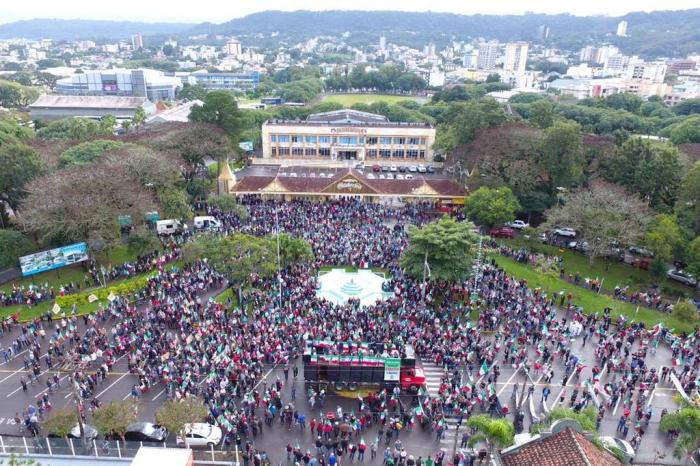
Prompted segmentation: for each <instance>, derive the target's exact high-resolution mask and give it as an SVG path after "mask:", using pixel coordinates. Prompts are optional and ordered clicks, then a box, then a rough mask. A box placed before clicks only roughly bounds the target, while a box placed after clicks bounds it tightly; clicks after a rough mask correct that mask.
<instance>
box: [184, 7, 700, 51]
mask: <svg viewBox="0 0 700 466" xmlns="http://www.w3.org/2000/svg"><path fill="white" fill-rule="evenodd" d="M622 19H625V20H627V21H628V23H629V27H628V34H629V35H630V37H627V38H621V37H616V36H615V34H614V33H615V31H616V28H617V23H618V22H619V21H621V20H622ZM542 25H545V26H548V27H549V28H550V31H551V32H550V38H549V42H550V43H551V44H553V45H557V46H562V47H565V48H574V49H575V48H576V47H579V46H583V45H586V44H588V43H594V42H600V41H603V40H607V41H610V42H612V43H614V44H616V45H619V46H620V47H621V48H622V49H623V50H624V51H625V52H626V53H630V54H640V55H645V56H649V55H652V56H661V55H664V56H684V55H686V54H687V53H691V52H700V9H693V10H684V11H659V12H653V13H630V14H627V15H625V16H621V17H604V16H572V15H566V14H560V15H544V14H526V15H522V16H520V15H518V16H516V15H469V16H466V15H456V14H450V13H431V12H427V13H412V12H396V11H371V12H369V11H321V12H314V11H293V12H281V11H265V12H261V13H255V14H251V15H248V16H245V17H243V18H238V19H234V20H232V21H229V22H226V23H223V24H212V23H204V24H201V25H198V26H196V27H194V28H193V29H191V30H189V31H188V34H201V33H210V34H226V35H237V36H239V37H240V38H241V40H242V42H243V43H244V45H261V44H260V43H261V41H263V42H265V44H262V45H272V43H273V42H276V43H279V42H288V43H291V44H295V43H297V42H300V41H304V40H306V39H309V38H311V37H315V36H319V35H333V36H337V35H339V34H341V33H343V32H349V33H350V36H349V37H348V39H347V40H348V42H349V43H350V44H352V45H365V44H369V43H377V41H378V39H379V36H380V35H385V36H386V37H387V39H388V40H389V41H390V42H395V43H399V44H405V45H410V46H414V47H422V46H423V45H425V44H426V43H427V42H429V41H431V40H432V41H435V42H436V43H437V44H438V46H444V45H447V44H448V43H449V42H451V41H452V40H453V39H458V40H459V39H474V38H478V37H483V38H485V39H498V40H501V41H507V40H518V39H519V40H529V41H535V40H537V38H538V37H537V32H538V28H539V26H542ZM272 33H277V34H276V35H275V36H274V37H270V35H271V34H272ZM260 34H263V35H264V36H265V37H264V38H263V39H261V38H260Z"/></svg>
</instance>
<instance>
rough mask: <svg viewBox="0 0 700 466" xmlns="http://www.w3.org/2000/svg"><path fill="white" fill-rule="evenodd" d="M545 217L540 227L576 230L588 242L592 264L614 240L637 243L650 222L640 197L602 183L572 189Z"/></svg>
mask: <svg viewBox="0 0 700 466" xmlns="http://www.w3.org/2000/svg"><path fill="white" fill-rule="evenodd" d="M545 217H546V218H547V221H546V222H545V223H544V224H543V225H542V228H543V229H547V230H549V229H554V228H556V227H560V226H566V227H570V228H573V229H575V230H576V235H577V240H579V241H584V242H586V243H587V245H588V249H587V251H586V254H587V255H588V257H589V260H590V263H591V264H593V262H594V261H595V259H596V257H601V256H605V255H608V254H609V252H610V248H611V244H612V243H613V242H614V241H617V242H618V243H619V244H620V245H622V246H632V245H634V244H638V242H639V241H640V240H641V239H642V238H643V237H644V233H645V232H646V230H647V226H648V225H649V222H650V221H651V215H650V212H649V208H648V207H647V206H646V205H645V203H644V202H643V201H642V200H640V199H639V198H638V197H637V196H634V195H631V194H629V193H627V192H625V191H624V190H623V189H621V188H619V187H617V186H615V185H612V184H610V183H605V182H597V183H594V184H592V185H591V187H590V188H588V189H579V190H576V191H574V192H573V193H571V194H570V195H568V196H566V198H565V202H564V204H563V205H558V206H555V207H552V208H551V209H549V210H547V211H546V212H545Z"/></svg>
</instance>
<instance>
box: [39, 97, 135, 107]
mask: <svg viewBox="0 0 700 466" xmlns="http://www.w3.org/2000/svg"><path fill="white" fill-rule="evenodd" d="M147 101H148V99H146V98H145V97H119V96H83V95H42V96H39V98H38V99H37V100H36V101H35V102H34V103H33V104H31V105H30V106H29V108H46V107H51V108H80V109H84V108H113V109H115V110H118V109H119V110H124V109H132V108H134V109H135V108H138V107H141V106H143V105H144V104H145V103H146V102H147Z"/></svg>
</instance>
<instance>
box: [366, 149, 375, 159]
mask: <svg viewBox="0 0 700 466" xmlns="http://www.w3.org/2000/svg"><path fill="white" fill-rule="evenodd" d="M367 157H370V158H373V159H375V158H377V149H367Z"/></svg>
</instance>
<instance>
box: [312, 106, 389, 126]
mask: <svg viewBox="0 0 700 466" xmlns="http://www.w3.org/2000/svg"><path fill="white" fill-rule="evenodd" d="M306 120H307V121H320V122H326V123H384V122H388V121H389V119H388V118H387V117H385V116H384V115H377V114H376V113H369V112H362V111H359V110H352V109H342V110H333V111H331V112H323V113H313V114H311V115H309V117H308V118H307V119H306Z"/></svg>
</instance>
